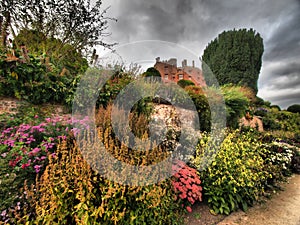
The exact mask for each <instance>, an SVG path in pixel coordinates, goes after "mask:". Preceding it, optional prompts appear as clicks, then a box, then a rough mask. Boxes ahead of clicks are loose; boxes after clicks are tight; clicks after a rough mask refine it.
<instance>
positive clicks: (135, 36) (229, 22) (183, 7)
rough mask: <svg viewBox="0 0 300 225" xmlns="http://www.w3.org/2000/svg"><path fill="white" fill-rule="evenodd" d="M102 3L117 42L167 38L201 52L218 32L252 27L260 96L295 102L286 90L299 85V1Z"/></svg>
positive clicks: (143, 0)
mask: <svg viewBox="0 0 300 225" xmlns="http://www.w3.org/2000/svg"><path fill="white" fill-rule="evenodd" d="M107 4H111V6H112V7H111V10H110V11H111V12H112V15H113V16H114V17H115V18H117V19H118V22H117V23H113V24H111V32H112V37H111V38H112V39H113V40H114V41H117V42H119V43H127V42H133V41H139V40H149V39H151V40H162V41H169V42H175V43H178V44H181V45H183V46H186V47H187V48H189V49H191V50H193V51H194V52H195V53H196V54H198V55H199V56H201V55H202V54H203V50H204V48H205V47H206V46H207V44H208V43H209V42H210V41H211V40H213V39H214V38H216V37H217V35H218V34H219V33H221V32H222V31H224V30H230V29H233V28H236V29H239V28H253V29H254V30H256V31H257V32H259V33H260V34H261V36H262V38H263V39H264V45H265V53H264V57H263V67H262V70H261V74H260V79H259V96H260V97H263V98H264V99H266V100H273V101H275V102H276V99H278V101H279V99H280V104H282V105H284V103H283V101H284V100H283V99H284V98H285V99H286V102H290V101H291V99H293V101H296V102H294V103H300V102H299V101H300V94H299V93H298V92H297V93H296V92H295V90H293V91H294V92H293V96H291V89H290V88H294V89H295V88H298V87H299V86H298V84H299V79H300V76H299V73H300V58H299V53H300V22H299V21H300V1H299V0H286V1H282V0H242V1H241V0H114V1H113V2H108V3H107ZM299 92H300V91H299ZM298 94H299V95H298ZM297 98H298V99H297ZM278 101H277V102H278ZM277 104H279V103H277Z"/></svg>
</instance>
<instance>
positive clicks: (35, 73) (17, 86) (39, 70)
mask: <svg viewBox="0 0 300 225" xmlns="http://www.w3.org/2000/svg"><path fill="white" fill-rule="evenodd" d="M22 57H23V56H20V58H21V59H23V58H22ZM28 57H29V61H28V62H26V61H23V60H18V61H13V62H10V61H7V58H6V54H3V55H1V58H0V65H1V69H0V76H1V80H0V95H2V96H8V97H15V98H18V99H23V100H26V101H28V102H31V103H33V104H41V103H46V102H47V103H50V102H52V103H53V102H56V103H63V104H66V105H70V104H71V103H72V98H73V95H74V92H75V89H76V85H77V82H78V80H79V78H80V75H79V74H78V75H77V74H76V75H74V74H70V73H65V74H64V73H63V71H60V70H59V69H58V68H57V67H55V66H54V65H53V64H51V65H49V66H47V64H46V63H45V62H43V60H41V59H40V58H39V57H34V56H33V55H28ZM83 67H84V66H83ZM7 86H9V87H10V88H6V87H7Z"/></svg>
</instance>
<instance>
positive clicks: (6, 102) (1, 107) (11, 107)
mask: <svg viewBox="0 0 300 225" xmlns="http://www.w3.org/2000/svg"><path fill="white" fill-rule="evenodd" d="M20 103H21V101H19V100H17V99H13V98H3V97H0V114H3V113H16V111H17V108H18V105H19V104H20Z"/></svg>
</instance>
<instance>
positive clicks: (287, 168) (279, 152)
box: [262, 140, 296, 185]
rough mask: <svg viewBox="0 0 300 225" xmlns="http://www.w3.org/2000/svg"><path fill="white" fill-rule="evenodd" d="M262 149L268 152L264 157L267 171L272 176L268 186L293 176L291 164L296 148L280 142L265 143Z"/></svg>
mask: <svg viewBox="0 0 300 225" xmlns="http://www.w3.org/2000/svg"><path fill="white" fill-rule="evenodd" d="M262 147H264V148H265V149H267V150H268V151H266V152H265V153H266V155H264V158H265V159H264V160H265V164H266V168H265V170H266V171H268V173H269V174H270V175H271V176H270V177H269V178H268V185H270V184H275V183H276V182H278V181H284V180H285V177H286V176H290V175H291V172H292V170H291V162H292V158H293V156H294V154H295V153H294V151H295V149H296V147H294V146H291V145H289V144H287V143H285V142H283V141H278V140H275V141H272V142H271V143H265V144H263V146H262Z"/></svg>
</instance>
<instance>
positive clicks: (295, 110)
mask: <svg viewBox="0 0 300 225" xmlns="http://www.w3.org/2000/svg"><path fill="white" fill-rule="evenodd" d="M287 111H289V112H292V113H300V105H299V104H294V105H291V106H289V107H288V108H287Z"/></svg>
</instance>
